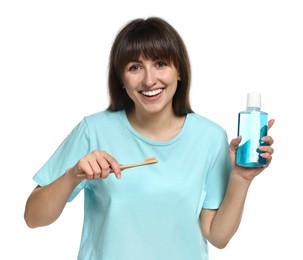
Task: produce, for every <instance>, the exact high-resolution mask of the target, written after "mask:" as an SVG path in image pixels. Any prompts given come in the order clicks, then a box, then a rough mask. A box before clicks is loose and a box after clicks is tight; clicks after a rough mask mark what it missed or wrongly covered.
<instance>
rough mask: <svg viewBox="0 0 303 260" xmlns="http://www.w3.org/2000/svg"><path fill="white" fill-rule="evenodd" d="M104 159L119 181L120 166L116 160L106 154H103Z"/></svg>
mask: <svg viewBox="0 0 303 260" xmlns="http://www.w3.org/2000/svg"><path fill="white" fill-rule="evenodd" d="M104 158H105V159H106V161H107V163H108V165H109V167H110V169H111V170H112V171H113V172H114V174H115V176H116V178H117V179H120V178H121V170H120V164H119V163H118V162H117V160H116V159H115V158H114V157H113V156H111V155H110V154H108V153H104Z"/></svg>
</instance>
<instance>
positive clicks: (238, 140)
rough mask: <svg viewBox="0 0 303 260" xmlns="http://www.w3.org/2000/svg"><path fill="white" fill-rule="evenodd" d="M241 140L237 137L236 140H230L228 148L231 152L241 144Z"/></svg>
mask: <svg viewBox="0 0 303 260" xmlns="http://www.w3.org/2000/svg"><path fill="white" fill-rule="evenodd" d="M241 140H242V137H241V136H238V137H237V138H234V139H232V140H231V142H230V148H231V149H232V150H236V148H237V146H238V145H239V143H240V142H241Z"/></svg>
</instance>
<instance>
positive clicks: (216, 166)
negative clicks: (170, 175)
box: [202, 131, 231, 209]
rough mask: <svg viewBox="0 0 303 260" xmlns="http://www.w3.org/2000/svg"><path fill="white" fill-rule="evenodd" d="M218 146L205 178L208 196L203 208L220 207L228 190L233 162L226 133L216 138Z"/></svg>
mask: <svg viewBox="0 0 303 260" xmlns="http://www.w3.org/2000/svg"><path fill="white" fill-rule="evenodd" d="M216 141H217V145H216V146H215V147H218V149H217V152H216V153H215V155H214V157H213V159H212V164H211V167H210V168H209V172H208V174H207V178H206V180H205V187H206V197H205V200H204V203H203V206H202V207H203V208H207V209H218V208H219V206H220V204H221V202H222V200H223V198H224V195H225V192H226V188H227V184H228V181H229V176H230V172H231V164H230V158H229V153H228V148H229V144H228V140H227V135H226V133H225V131H224V134H222V135H221V137H219V138H217V139H216Z"/></svg>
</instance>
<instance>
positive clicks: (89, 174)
mask: <svg viewBox="0 0 303 260" xmlns="http://www.w3.org/2000/svg"><path fill="white" fill-rule="evenodd" d="M75 169H76V170H75ZM73 172H74V173H75V175H77V174H81V176H82V175H83V173H84V175H85V176H84V177H85V178H87V179H92V178H93V175H94V172H93V169H92V167H91V165H90V163H89V161H88V158H87V156H85V157H83V158H81V159H80V160H79V161H78V163H77V164H76V165H75V167H73Z"/></svg>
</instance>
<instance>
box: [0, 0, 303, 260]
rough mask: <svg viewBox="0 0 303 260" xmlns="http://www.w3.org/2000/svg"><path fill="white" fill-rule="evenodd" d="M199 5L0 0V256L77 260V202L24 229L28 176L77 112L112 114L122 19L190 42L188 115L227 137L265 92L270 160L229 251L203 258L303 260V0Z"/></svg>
mask: <svg viewBox="0 0 303 260" xmlns="http://www.w3.org/2000/svg"><path fill="white" fill-rule="evenodd" d="M198 2H199V1H194V0H193V1H190V0H188V1H177V0H174V1H171V2H170V1H163V0H161V1H160V0H154V1H122V0H121V1H114V0H113V1H109V2H107V1H66V0H60V1H58V0H53V1H38V0H37V1H33V0H28V1H14V0H7V1H5V0H4V1H1V3H0V87H1V88H0V92H1V93H0V106H1V108H0V113H1V117H0V119H1V128H0V133H1V134H0V145H1V149H0V153H1V154H0V160H1V161H0V162H1V176H2V177H1V188H0V193H1V194H0V200H1V204H0V205H1V213H0V220H1V221H0V234H1V235H0V236H1V241H2V242H1V250H0V259H31V260H34V259H44V260H47V259H64V260H68V259H76V256H77V251H78V245H79V240H80V233H81V227H82V218H83V205H82V203H83V197H82V194H81V195H80V196H79V197H78V198H77V199H75V200H74V201H73V202H72V203H69V204H68V205H67V206H66V208H65V211H64V212H63V214H62V215H61V217H60V218H59V219H58V220H57V222H55V223H54V224H52V225H50V226H48V227H43V228H37V229H29V228H28V227H27V226H26V225H25V222H24V220H23V212H24V205H25V202H26V199H27V197H28V195H29V194H30V192H31V191H32V189H33V188H34V187H35V183H34V181H33V180H32V177H33V175H34V174H35V172H36V171H37V170H38V169H39V168H40V167H41V166H42V164H44V162H45V161H46V160H47V159H48V158H49V157H50V155H51V154H52V153H53V152H54V150H55V149H56V148H57V146H58V145H59V144H60V143H61V141H62V140H63V139H64V138H65V136H66V135H67V134H68V133H69V132H70V131H71V129H72V128H73V127H74V126H75V125H76V124H77V123H78V122H79V121H80V120H81V119H82V118H83V116H85V115H88V114H91V113H94V112H97V111H99V110H103V109H104V108H106V107H107V105H108V97H107V89H106V78H107V64H108V55H109V50H110V46H111V43H112V41H113V39H114V37H115V35H116V33H117V31H118V30H119V29H120V28H121V27H122V26H123V25H124V24H125V23H126V22H128V21H129V20H131V19H133V18H138V17H143V18H145V17H148V16H152V15H155V16H160V17H162V18H164V19H166V20H167V21H168V22H170V23H171V24H172V25H173V26H174V27H175V28H176V29H177V30H178V31H179V33H180V34H181V35H182V37H183V39H184V41H185V43H186V45H187V48H188V51H189V55H190V58H191V62H192V69H193V82H192V83H193V84H192V95H191V102H192V106H193V108H194V110H195V112H197V113H199V114H202V115H204V116H206V117H208V118H210V119H212V120H214V121H216V122H218V123H219V124H221V125H222V126H223V127H224V128H225V129H226V130H227V132H228V135H229V138H230V139H231V138H233V137H235V136H236V127H237V113H238V112H239V111H240V110H243V109H245V106H246V94H247V92H249V91H260V92H261V94H262V110H264V111H266V112H268V113H269V117H270V118H275V119H276V124H275V125H274V127H273V128H272V129H271V130H270V134H271V135H272V136H273V137H274V139H275V144H274V146H273V147H274V148H275V154H274V159H273V162H272V164H271V166H270V168H268V169H267V170H266V171H265V172H263V174H261V175H260V176H258V177H257V178H256V179H255V180H254V182H253V184H252V186H251V189H250V191H249V195H248V198H247V203H246V207H245V212H244V215H243V220H242V223H241V226H240V228H239V230H238V232H237V233H236V235H235V236H234V237H233V239H232V240H231V242H230V244H229V245H228V246H227V247H226V248H225V249H223V250H219V249H216V248H214V247H212V246H210V259H215V260H220V259H224V260H226V259H233V260H243V259H245V260H250V259H258V260H268V259H291V260H296V259H303V253H302V239H301V237H302V236H301V235H302V232H303V230H302V219H303V215H302V209H301V206H302V198H303V197H302V195H303V194H302V185H303V183H302V180H303V179H302V174H303V172H302V166H301V162H302V154H301V151H302V131H303V128H302V112H303V111H302V94H301V91H302V86H303V77H302V75H303V74H302V72H303V15H302V14H303V8H302V4H301V2H302V1H294V0H287V1H280V0H275V1H274V0H272V1H270V0H262V1H261V0H255V1H243V0H242V1H240V0H239V1H235V0H231V1H202V2H201V3H198ZM147 224H148V223H147ZM118 247H119V246H118V245H117V250H119V248H118ZM155 260H156V259H155ZM168 260H170V259H168ZM186 260H187V259H186ZM189 260H191V259H189Z"/></svg>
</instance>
